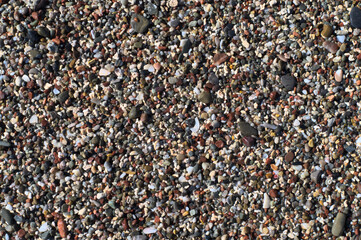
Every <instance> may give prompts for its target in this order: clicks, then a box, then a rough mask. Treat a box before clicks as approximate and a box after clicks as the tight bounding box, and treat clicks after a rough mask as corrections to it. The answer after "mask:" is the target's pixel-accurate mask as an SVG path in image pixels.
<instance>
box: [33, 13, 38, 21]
mask: <svg viewBox="0 0 361 240" xmlns="http://www.w3.org/2000/svg"><path fill="white" fill-rule="evenodd" d="M31 17H32V18H34V20H38V19H39V15H38V13H37V12H32V13H31Z"/></svg>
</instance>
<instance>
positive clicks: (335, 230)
mask: <svg viewBox="0 0 361 240" xmlns="http://www.w3.org/2000/svg"><path fill="white" fill-rule="evenodd" d="M346 217H347V215H346V214H345V213H343V212H339V213H337V216H336V218H335V220H334V222H333V225H332V235H334V236H336V237H339V236H341V235H342V233H343V231H344V227H345V223H346Z"/></svg>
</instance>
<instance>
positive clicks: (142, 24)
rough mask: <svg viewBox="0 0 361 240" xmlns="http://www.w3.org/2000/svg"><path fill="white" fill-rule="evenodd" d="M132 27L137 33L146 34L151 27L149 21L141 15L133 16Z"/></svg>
mask: <svg viewBox="0 0 361 240" xmlns="http://www.w3.org/2000/svg"><path fill="white" fill-rule="evenodd" d="M130 25H131V26H132V28H133V29H134V31H136V32H137V33H144V32H145V31H146V30H147V28H148V26H149V21H148V19H146V18H145V17H143V16H141V15H139V14H133V16H132V19H131V21H130Z"/></svg>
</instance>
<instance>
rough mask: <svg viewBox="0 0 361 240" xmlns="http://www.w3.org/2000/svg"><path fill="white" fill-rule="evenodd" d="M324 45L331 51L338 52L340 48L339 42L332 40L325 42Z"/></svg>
mask: <svg viewBox="0 0 361 240" xmlns="http://www.w3.org/2000/svg"><path fill="white" fill-rule="evenodd" d="M322 46H323V47H324V48H325V49H326V50H327V51H329V52H331V53H336V52H337V50H338V46H337V44H336V43H333V42H330V41H325V42H323V44H322Z"/></svg>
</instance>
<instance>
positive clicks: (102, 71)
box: [99, 68, 110, 76]
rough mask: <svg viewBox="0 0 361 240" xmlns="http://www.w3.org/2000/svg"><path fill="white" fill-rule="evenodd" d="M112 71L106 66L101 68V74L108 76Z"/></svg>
mask: <svg viewBox="0 0 361 240" xmlns="http://www.w3.org/2000/svg"><path fill="white" fill-rule="evenodd" d="M109 74H110V72H109V71H108V70H106V69H104V68H102V69H100V71H99V76H108V75H109Z"/></svg>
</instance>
